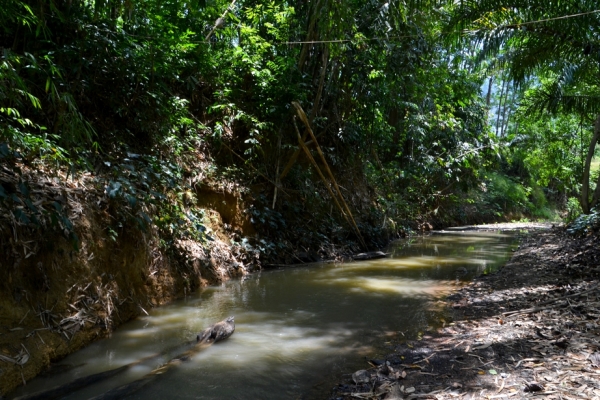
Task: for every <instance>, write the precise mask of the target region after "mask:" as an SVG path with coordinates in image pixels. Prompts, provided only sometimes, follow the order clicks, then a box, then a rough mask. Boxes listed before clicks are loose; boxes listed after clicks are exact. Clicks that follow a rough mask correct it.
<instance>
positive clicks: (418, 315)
mask: <svg viewBox="0 0 600 400" xmlns="http://www.w3.org/2000/svg"><path fill="white" fill-rule="evenodd" d="M514 245H515V236H513V235H509V234H497V233H489V232H487V233H476V232H469V233H461V234H459V233H452V234H436V235H431V236H428V237H424V238H416V239H412V240H405V241H399V242H397V243H394V244H393V245H392V246H390V248H389V249H388V252H390V253H391V256H390V257H389V258H386V259H380V260H372V261H365V262H356V263H347V264H341V265H319V266H313V267H310V268H293V269H287V270H277V271H268V272H263V273H257V274H254V275H251V276H248V277H246V278H244V279H241V280H236V281H231V282H228V283H226V284H224V285H222V286H219V287H209V288H206V289H205V290H202V291H201V292H200V293H198V294H197V295H196V296H194V297H188V298H187V299H185V300H182V301H178V302H175V303H173V304H171V305H168V306H165V307H161V308H158V309H156V310H153V311H152V313H151V315H149V316H145V317H142V318H139V319H137V320H135V321H132V322H130V323H128V324H125V325H124V326H122V327H121V328H120V329H119V330H118V331H117V332H115V333H114V334H113V335H112V337H111V338H109V339H106V340H102V341H100V342H97V343H94V344H93V345H91V346H89V347H87V348H85V349H83V350H82V351H80V352H77V353H75V354H72V355H71V356H69V357H68V358H67V359H65V360H64V361H63V363H64V364H72V365H80V364H85V365H83V366H81V367H78V368H75V369H73V370H71V371H68V372H65V373H63V374H58V375H54V376H52V377H46V378H44V377H40V378H37V379H35V380H33V381H32V382H31V383H30V384H28V385H27V386H26V387H25V388H22V389H20V390H19V393H18V394H19V395H22V394H25V393H32V392H36V391H39V390H42V389H45V388H50V387H53V386H56V385H58V384H62V383H65V382H68V381H70V380H73V379H75V378H79V377H82V376H86V375H89V374H93V373H97V372H100V371H104V370H108V369H112V368H116V367H119V366H122V365H125V364H128V363H131V362H133V361H136V360H138V359H141V358H143V357H147V356H149V355H151V354H154V353H157V352H160V351H164V349H168V348H171V347H175V346H177V344H179V343H183V342H186V341H189V340H191V339H193V338H195V335H196V334H197V333H198V332H199V331H201V330H202V329H203V328H204V327H206V326H208V325H210V324H212V323H214V322H216V321H219V320H222V319H223V318H225V317H227V316H229V315H235V322H236V333H235V334H234V335H233V336H232V337H231V338H229V339H228V340H227V341H224V342H222V343H218V344H216V345H214V346H211V347H209V348H207V349H206V350H204V351H202V352H200V353H199V354H197V355H196V356H194V357H193V358H192V360H190V361H189V362H186V363H182V364H181V365H180V366H178V367H177V368H174V369H171V370H169V371H168V372H167V373H165V374H164V376H161V377H160V379H158V380H157V381H156V382H155V383H153V384H151V385H149V386H148V387H145V388H143V389H142V390H140V391H139V392H138V393H136V394H135V395H133V396H132V397H131V398H132V399H145V400H146V399H164V398H170V399H223V398H232V399H235V398H238V399H272V398H277V399H299V398H302V399H309V398H324V397H326V394H327V393H329V391H330V388H331V385H332V384H333V383H334V382H335V381H336V380H337V379H339V376H340V375H341V374H343V373H346V372H347V371H349V370H353V369H354V368H355V369H361V368H365V367H366V366H367V364H366V363H365V357H368V358H376V357H377V354H378V352H383V351H385V347H386V346H391V345H392V344H393V343H397V342H398V341H402V340H406V339H414V338H416V337H417V335H418V334H419V332H421V331H423V330H425V329H427V328H428V326H431V325H437V324H439V323H440V319H441V318H443V315H442V314H441V313H440V311H439V307H436V301H438V300H440V299H442V298H443V297H444V296H446V295H447V294H448V293H449V292H450V291H452V290H454V289H456V288H457V287H460V286H461V285H463V284H464V282H466V281H467V280H469V279H470V278H471V277H472V276H475V275H477V274H481V273H487V272H491V271H492V270H493V269H494V268H497V266H498V265H500V264H502V263H503V262H504V261H505V260H506V259H507V258H508V256H509V255H510V251H511V249H512V248H513V247H514ZM386 343H387V344H386ZM175 354H177V351H173V352H172V354H166V355H164V356H162V357H160V358H158V359H153V360H151V361H149V362H146V363H142V364H140V365H137V366H135V367H134V368H131V369H130V370H128V371H127V372H125V373H123V374H122V375H120V376H118V377H117V378H114V379H111V380H110V381H107V382H103V383H100V384H96V385H94V386H91V387H89V388H87V389H85V390H82V391H79V392H76V393H73V394H72V395H70V396H69V397H67V398H68V399H86V398H89V397H92V396H94V395H97V394H99V393H102V392H104V391H107V390H109V389H111V388H113V387H115V386H118V385H122V384H124V383H127V382H130V381H132V380H135V379H138V378H140V377H142V376H143V375H145V374H147V373H148V372H150V371H151V370H152V369H154V368H156V367H157V366H158V365H160V364H161V363H164V362H166V361H168V360H169V358H170V357H172V356H173V355H175Z"/></svg>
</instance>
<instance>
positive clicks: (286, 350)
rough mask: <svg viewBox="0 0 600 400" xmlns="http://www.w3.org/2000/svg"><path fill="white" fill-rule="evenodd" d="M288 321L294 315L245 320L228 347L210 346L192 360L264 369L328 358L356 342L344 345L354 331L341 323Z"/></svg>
mask: <svg viewBox="0 0 600 400" xmlns="http://www.w3.org/2000/svg"><path fill="white" fill-rule="evenodd" d="M290 322H293V318H291V319H288V320H285V321H280V322H270V323H268V322H265V321H261V322H260V323H248V321H245V323H244V324H243V327H242V328H240V329H239V332H238V330H236V334H234V335H233V336H231V338H229V339H228V340H227V346H220V344H217V345H215V346H211V347H209V348H207V349H206V350H204V351H203V352H201V353H199V354H197V355H196V356H194V361H193V363H195V364H206V363H207V362H209V363H210V364H211V365H215V364H216V365H227V364H229V365H237V366H239V365H242V364H249V365H252V368H253V369H261V368H264V369H266V368H269V367H271V366H273V365H274V364H281V365H294V364H299V363H302V362H304V361H306V359H307V358H315V357H317V358H318V357H321V356H327V357H331V355H332V351H333V352H334V353H342V352H344V351H349V350H350V348H354V347H355V346H358V345H359V344H358V343H357V344H356V345H348V344H345V342H347V341H348V339H349V338H350V337H351V336H352V335H353V332H352V331H351V330H350V329H347V328H345V327H343V326H330V327H324V328H316V327H302V326H298V325H292V324H290Z"/></svg>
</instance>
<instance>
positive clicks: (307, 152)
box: [293, 117, 350, 223]
mask: <svg viewBox="0 0 600 400" xmlns="http://www.w3.org/2000/svg"><path fill="white" fill-rule="evenodd" d="M293 123H294V128H295V129H296V135H298V144H299V145H300V148H302V150H304V152H305V153H306V156H307V157H308V159H309V160H310V162H311V163H312V164H313V166H314V167H315V169H316V170H317V173H318V174H319V176H320V177H321V180H323V183H324V184H325V187H326V188H327V190H328V191H329V194H330V195H331V198H332V199H333V201H334V202H335V205H336V206H337V208H338V209H339V210H340V212H341V213H342V215H343V216H344V218H346V221H348V223H350V220H349V219H348V216H347V215H346V213H345V212H344V209H343V208H342V206H341V205H340V202H339V201H338V198H337V196H336V195H335V194H334V193H333V190H331V187H330V186H329V182H327V179H326V178H325V175H323V172H321V168H319V165H318V164H317V162H316V161H315V159H314V158H313V156H312V154H310V150H308V147H306V145H305V144H304V141H302V136H300V131H299V130H298V125H297V124H296V118H295V117H294V120H293Z"/></svg>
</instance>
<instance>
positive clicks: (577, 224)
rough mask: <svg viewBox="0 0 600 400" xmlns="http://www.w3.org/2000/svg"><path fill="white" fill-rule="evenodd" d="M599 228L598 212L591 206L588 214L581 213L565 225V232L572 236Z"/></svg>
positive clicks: (599, 218) (595, 230)
mask: <svg viewBox="0 0 600 400" xmlns="http://www.w3.org/2000/svg"><path fill="white" fill-rule="evenodd" d="M599 229H600V212H599V211H598V210H597V209H595V208H593V209H592V210H591V212H590V213H589V214H581V215H580V216H578V217H577V218H575V219H574V220H573V222H571V223H570V224H569V226H568V227H567V232H568V233H570V234H571V235H573V236H585V235H589V234H591V233H594V232H598V230H599Z"/></svg>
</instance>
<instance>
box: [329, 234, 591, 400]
mask: <svg viewBox="0 0 600 400" xmlns="http://www.w3.org/2000/svg"><path fill="white" fill-rule="evenodd" d="M501 225H502V226H500V225H494V226H493V227H494V228H493V229H503V228H505V227H506V229H525V228H529V229H530V228H541V226H533V225H531V224H530V225H529V226H522V225H521V224H518V225H515V224H508V225H506V224H501ZM478 228H481V227H478ZM599 277H600V237H597V236H589V237H586V238H573V237H571V236H569V235H567V234H566V232H565V231H564V229H562V228H555V229H543V230H537V231H534V232H533V233H531V234H530V235H529V236H527V237H526V238H525V239H524V240H523V242H522V243H521V245H520V247H519V249H518V250H517V251H516V252H515V254H514V256H513V257H512V259H511V260H510V261H509V262H508V264H507V265H506V266H504V267H503V268H502V269H500V270H499V271H498V272H497V273H495V274H492V275H488V276H483V277H481V278H479V279H476V280H475V281H474V282H473V283H471V284H470V285H469V286H467V287H465V288H463V289H461V290H459V291H458V292H457V293H455V294H453V295H451V296H449V297H448V299H447V310H448V315H449V318H448V321H452V322H449V323H447V324H445V326H444V327H443V328H441V329H439V330H438V331H437V332H428V333H426V334H425V335H424V336H423V337H422V339H421V340H418V341H412V342H404V343H400V344H396V345H394V346H393V349H391V350H392V352H391V353H390V354H388V355H387V356H386V357H385V359H383V360H378V361H375V360H374V362H372V363H373V364H380V363H381V364H380V365H378V366H374V365H373V366H372V365H368V364H366V363H365V370H366V371H365V372H361V371H357V372H355V373H354V374H348V376H347V377H346V380H345V382H344V383H341V384H339V385H338V386H337V387H336V388H335V389H334V392H333V394H332V397H331V399H357V398H362V399H388V400H389V399H524V398H533V397H535V398H543V399H600V326H599V317H600V288H599ZM357 382H358V383H357Z"/></svg>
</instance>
